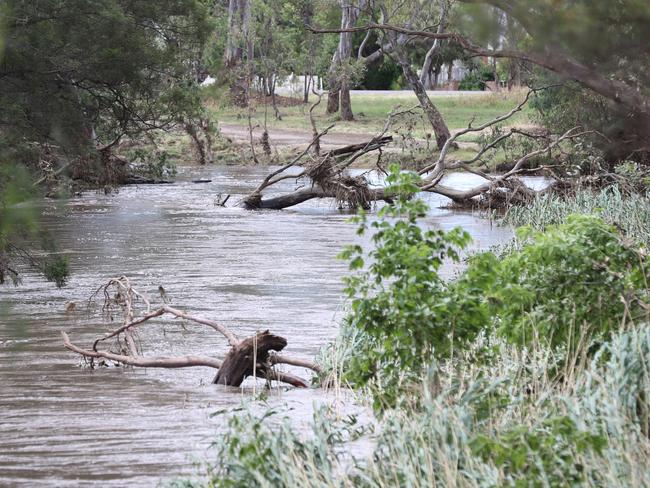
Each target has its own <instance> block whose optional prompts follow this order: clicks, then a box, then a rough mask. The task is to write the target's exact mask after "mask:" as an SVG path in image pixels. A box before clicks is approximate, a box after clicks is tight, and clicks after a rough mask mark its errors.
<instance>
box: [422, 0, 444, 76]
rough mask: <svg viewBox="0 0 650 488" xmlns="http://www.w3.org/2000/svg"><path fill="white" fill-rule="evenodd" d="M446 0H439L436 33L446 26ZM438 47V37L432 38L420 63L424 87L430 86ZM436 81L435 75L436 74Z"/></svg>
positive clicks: (441, 31)
mask: <svg viewBox="0 0 650 488" xmlns="http://www.w3.org/2000/svg"><path fill="white" fill-rule="evenodd" d="M447 9H448V6H447V0H440V20H439V23H438V29H437V33H438V34H442V33H443V32H444V31H445V28H446V27H447ZM439 49H440V39H434V40H433V44H432V45H431V48H430V49H429V50H428V51H427V54H426V56H425V58H424V64H423V65H422V73H420V82H421V83H422V85H423V86H424V87H425V88H431V71H432V66H433V57H434V56H435V55H436V54H437V53H438V50H439ZM436 82H437V76H436Z"/></svg>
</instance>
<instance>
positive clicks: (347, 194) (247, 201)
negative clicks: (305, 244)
mask: <svg viewBox="0 0 650 488" xmlns="http://www.w3.org/2000/svg"><path fill="white" fill-rule="evenodd" d="M542 89H546V87H544V88H538V89H531V90H529V91H528V93H527V94H526V96H525V97H524V99H523V100H522V101H521V102H520V103H519V104H517V106H515V107H514V108H513V109H512V110H510V111H509V112H508V113H506V114H504V115H501V116H498V117H495V118H494V119H492V120H490V121H488V122H486V123H484V124H480V125H476V126H474V125H473V124H472V123H470V124H469V125H468V126H467V127H466V128H464V129H461V130H459V131H456V132H455V133H454V134H453V135H451V136H450V137H449V138H448V139H447V140H446V141H445V143H444V144H443V146H442V149H441V150H440V152H439V153H438V154H437V156H436V158H435V160H433V161H432V162H431V163H430V164H428V165H425V166H424V167H423V168H422V169H420V170H419V171H418V174H419V175H420V177H421V180H420V188H421V190H422V191H424V192H431V193H437V194H440V195H443V196H445V197H447V198H449V199H451V200H452V202H453V203H454V204H455V205H458V206H478V205H481V204H482V205H484V206H490V207H492V206H494V205H503V204H504V203H526V202H529V201H531V200H532V199H533V198H534V197H535V196H537V195H539V194H540V193H542V192H544V191H548V190H547V189H544V190H535V189H533V188H530V187H528V186H527V185H526V184H525V183H524V181H523V180H522V179H521V176H525V175H526V174H530V173H534V172H541V171H544V170H549V171H550V170H552V169H553V167H554V165H541V164H540V165H536V166H535V165H533V167H531V166H530V163H531V162H533V161H534V160H535V159H536V158H538V157H540V156H544V155H549V156H550V155H551V154H552V151H553V150H556V149H557V148H558V147H559V146H560V145H561V144H562V143H563V142H566V141H571V140H573V139H576V138H580V137H583V136H585V135H587V134H591V133H593V131H583V130H581V129H580V127H573V128H571V129H570V130H568V131H566V132H564V133H562V134H555V135H553V134H549V135H544V136H540V135H539V134H535V133H529V132H526V131H523V130H520V129H517V128H510V129H508V130H506V131H504V132H503V133H502V134H501V135H497V136H495V137H494V138H492V140H490V141H488V142H487V143H485V144H483V145H482V146H481V147H480V148H479V149H478V151H477V153H476V154H475V155H474V156H472V157H471V158H469V159H464V160H463V159H452V158H451V157H450V151H451V149H452V148H454V147H456V145H457V141H458V139H459V138H460V137H462V136H464V135H466V134H470V133H485V131H487V130H488V129H490V128H491V127H493V126H496V125H498V124H502V123H504V122H506V121H507V120H509V119H510V118H511V117H513V116H514V115H515V114H517V113H518V112H520V111H521V110H522V109H523V108H524V106H525V105H526V103H528V100H529V99H530V97H531V95H532V94H534V93H535V92H537V91H539V90H542ZM414 110H415V108H411V109H407V110H402V111H394V112H392V113H390V114H389V116H388V118H387V121H386V124H385V126H384V128H383V130H382V131H381V133H380V134H378V135H377V136H376V137H374V138H373V139H371V140H369V141H367V142H364V143H361V144H353V145H349V146H345V147H342V148H339V149H334V150H332V151H329V152H328V153H326V154H323V155H320V154H319V153H318V152H316V153H314V152H313V151H311V149H312V148H313V147H317V146H318V142H319V140H320V138H322V137H323V136H324V135H325V134H327V132H328V131H329V130H330V129H331V128H332V127H333V126H329V127H328V128H326V129H325V130H323V131H322V132H318V131H316V130H315V129H314V137H313V139H312V141H311V143H310V144H309V146H308V147H307V148H306V149H304V150H303V151H302V152H301V153H300V154H299V155H298V156H296V157H295V158H294V159H293V160H291V161H290V162H288V163H287V164H285V165H284V166H282V167H280V168H279V169H277V170H275V171H273V172H271V173H269V174H268V175H267V176H266V177H265V178H264V180H263V181H262V182H261V183H260V184H259V185H258V187H257V188H256V189H255V190H254V191H253V192H251V193H250V194H249V195H248V196H246V197H245V198H244V199H243V200H242V202H241V206H243V207H244V208H247V209H249V210H263V209H267V210H280V209H283V208H287V207H292V206H294V205H298V204H300V203H303V202H305V201H308V200H312V199H315V198H333V199H335V200H336V201H337V202H338V203H339V205H340V206H347V207H349V208H364V209H368V208H370V206H371V205H372V203H373V202H375V201H378V200H383V201H390V197H391V196H390V195H387V194H386V193H385V191H384V189H383V188H381V187H377V186H373V185H371V184H370V181H369V180H368V178H367V177H366V175H365V174H363V175H358V176H353V175H351V174H350V172H349V168H350V166H351V165H352V164H353V163H354V162H355V161H357V160H358V159H359V158H360V157H362V156H365V155H367V154H368V153H371V152H374V151H376V152H378V157H377V161H376V163H375V168H376V170H377V171H379V172H381V173H385V171H384V169H383V168H382V167H381V155H382V150H383V149H384V148H385V147H386V146H387V145H388V144H389V143H390V142H391V141H392V137H390V136H386V133H387V132H388V130H389V128H390V126H391V124H392V122H393V120H394V119H395V117H396V116H398V115H402V114H406V113H411V112H413V111H414ZM312 123H313V120H312ZM515 134H517V135H519V136H523V137H528V138H532V139H536V140H537V141H538V145H539V148H537V149H534V150H532V151H529V152H527V153H526V154H524V155H522V156H521V157H519V158H518V159H517V160H516V161H513V162H512V165H511V166H510V169H509V170H508V171H506V172H504V173H501V174H490V173H489V172H488V171H484V170H482V169H480V168H479V167H477V166H476V164H475V163H480V162H483V163H485V161H484V159H483V158H484V157H485V156H486V155H487V154H490V152H491V151H492V150H494V149H495V148H497V147H498V146H499V144H501V143H502V142H503V141H505V140H506V139H508V138H509V137H512V136H513V135H515ZM540 142H541V143H540ZM296 168H299V170H298V171H296V170H295V169H296ZM459 170H461V171H466V172H468V173H472V174H475V175H477V176H480V177H481V178H482V179H483V180H484V181H483V182H481V183H480V184H477V185H476V186H474V187H472V188H469V189H465V190H458V189H455V188H451V187H449V186H446V185H444V184H442V180H443V178H444V176H445V175H447V174H448V173H449V172H451V171H459ZM285 180H295V181H296V182H297V183H298V187H297V188H296V189H295V190H293V191H291V192H288V193H283V194H279V195H278V194H277V193H276V194H274V195H272V196H265V193H266V192H269V191H273V189H274V186H275V185H276V184H278V183H280V182H281V181H285ZM275 188H277V187H275Z"/></svg>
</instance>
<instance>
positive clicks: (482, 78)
mask: <svg viewBox="0 0 650 488" xmlns="http://www.w3.org/2000/svg"><path fill="white" fill-rule="evenodd" d="M486 81H494V71H493V70H492V68H491V67H490V66H488V65H487V64H482V63H481V64H479V66H477V67H476V68H474V69H472V70H471V71H470V73H469V74H468V75H467V76H465V78H463V80H462V81H461V82H460V85H459V86H458V89H459V90H472V91H482V90H485V87H486V85H485V82H486Z"/></svg>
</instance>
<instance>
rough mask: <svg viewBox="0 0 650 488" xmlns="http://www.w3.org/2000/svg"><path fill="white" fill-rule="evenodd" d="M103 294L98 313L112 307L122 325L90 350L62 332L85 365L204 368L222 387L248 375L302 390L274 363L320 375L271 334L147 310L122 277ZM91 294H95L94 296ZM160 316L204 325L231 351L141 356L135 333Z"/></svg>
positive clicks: (172, 311)
mask: <svg viewBox="0 0 650 488" xmlns="http://www.w3.org/2000/svg"><path fill="white" fill-rule="evenodd" d="M98 292H102V293H103V295H104V305H103V307H102V310H103V311H104V312H106V313H109V314H111V313H112V312H113V311H114V310H115V309H116V308H117V309H119V310H121V312H122V315H123V323H122V325H121V326H120V327H118V328H116V329H114V330H111V331H109V332H107V333H106V334H104V335H103V336H101V337H99V338H97V339H96V340H95V341H94V343H93V345H92V347H91V348H90V349H84V348H82V347H79V346H77V345H75V344H74V343H72V341H71V340H70V338H69V337H68V335H67V334H66V333H65V332H63V331H62V332H61V335H62V337H63V345H64V346H65V347H66V348H67V349H68V350H70V351H72V352H75V353H77V354H80V355H81V356H83V357H84V358H86V359H87V360H88V364H89V366H90V367H95V366H96V365H105V364H106V362H107V361H112V362H115V363H118V364H122V365H125V366H133V367H141V368H187V367H197V366H203V367H208V368H214V369H217V370H218V371H217V374H216V376H215V377H214V379H213V381H212V382H213V383H215V384H220V385H226V386H240V385H241V384H242V382H243V381H244V380H245V379H246V378H247V377H249V376H254V377H259V378H264V379H266V380H267V381H268V382H271V381H278V382H281V383H286V384H289V385H292V386H295V387H299V388H306V387H307V386H308V384H307V382H306V381H305V380H303V379H302V378H299V377H298V376H295V375H293V374H290V373H286V372H281V371H278V370H277V369H276V368H275V365H278V364H288V365H293V366H299V367H302V368H306V369H310V370H312V371H314V372H319V371H320V369H319V367H318V366H317V365H316V364H314V363H312V362H310V361H305V360H301V359H296V358H290V357H285V356H281V355H280V354H278V352H280V351H282V350H283V349H284V348H285V347H286V346H287V340H286V339H285V338H283V337H280V336H277V335H275V334H272V333H271V332H269V331H268V330H265V331H260V332H257V333H256V334H255V335H253V336H251V337H247V338H244V339H240V338H238V337H237V336H236V335H235V334H234V333H233V332H232V331H231V330H230V329H228V328H227V327H225V326H224V325H222V324H219V323H217V322H214V321H212V320H208V319H205V318H201V317H195V316H193V315H190V314H188V313H186V312H183V311H181V310H178V309H176V308H173V307H170V306H168V305H166V304H164V305H162V306H160V307H158V308H156V309H154V310H152V309H151V304H150V302H149V300H148V299H147V298H146V296H144V295H142V294H141V293H139V292H138V291H137V290H135V289H134V288H133V287H132V286H131V283H130V281H129V279H128V278H126V277H124V276H122V277H120V278H114V279H111V280H110V281H108V283H106V284H104V285H102V286H101V287H100V288H99V289H98V290H97V293H98ZM97 293H95V295H96V294H97ZM161 294H162V293H161ZM138 301H140V302H142V303H143V304H144V305H145V311H144V313H143V314H141V315H140V316H138V317H136V316H135V311H134V306H135V303H136V302H138ZM163 315H171V316H173V317H176V318H180V319H183V320H186V321H189V322H193V323H195V324H201V325H205V326H207V327H209V328H211V329H213V330H214V331H216V332H218V333H219V334H221V335H222V336H223V337H224V338H225V339H226V341H227V342H228V344H229V345H230V350H229V351H228V352H227V354H226V355H225V357H224V358H223V359H218V358H215V357H211V356H196V355H187V356H174V357H166V356H157V357H151V356H143V355H142V351H141V348H140V347H138V341H137V340H136V339H137V331H138V329H140V328H141V327H143V326H144V325H145V324H148V323H149V324H150V323H151V322H150V321H151V320H152V319H154V318H156V317H161V316H163ZM109 339H113V346H112V349H111V348H109V349H100V348H99V347H100V345H101V344H102V343H103V342H104V341H107V340H109Z"/></svg>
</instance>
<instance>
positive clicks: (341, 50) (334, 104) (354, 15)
mask: <svg viewBox="0 0 650 488" xmlns="http://www.w3.org/2000/svg"><path fill="white" fill-rule="evenodd" d="M360 8H361V6H358V5H354V4H352V3H350V0H341V29H349V28H351V27H354V26H355V25H356V23H357V20H358V19H359V10H360ZM351 57H352V33H351V32H341V33H340V34H339V45H338V48H337V50H336V53H335V54H334V56H333V57H332V64H331V65H330V73H329V95H328V99H327V113H328V114H335V113H336V112H338V111H339V106H340V109H341V118H342V119H343V120H354V114H353V113H352V104H351V102H350V81H351V80H349V79H347V78H348V75H347V74H346V73H343V74H341V73H337V71H338V70H339V68H340V67H341V66H342V65H343V64H344V63H347V62H348V61H349V60H350V59H351Z"/></svg>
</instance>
